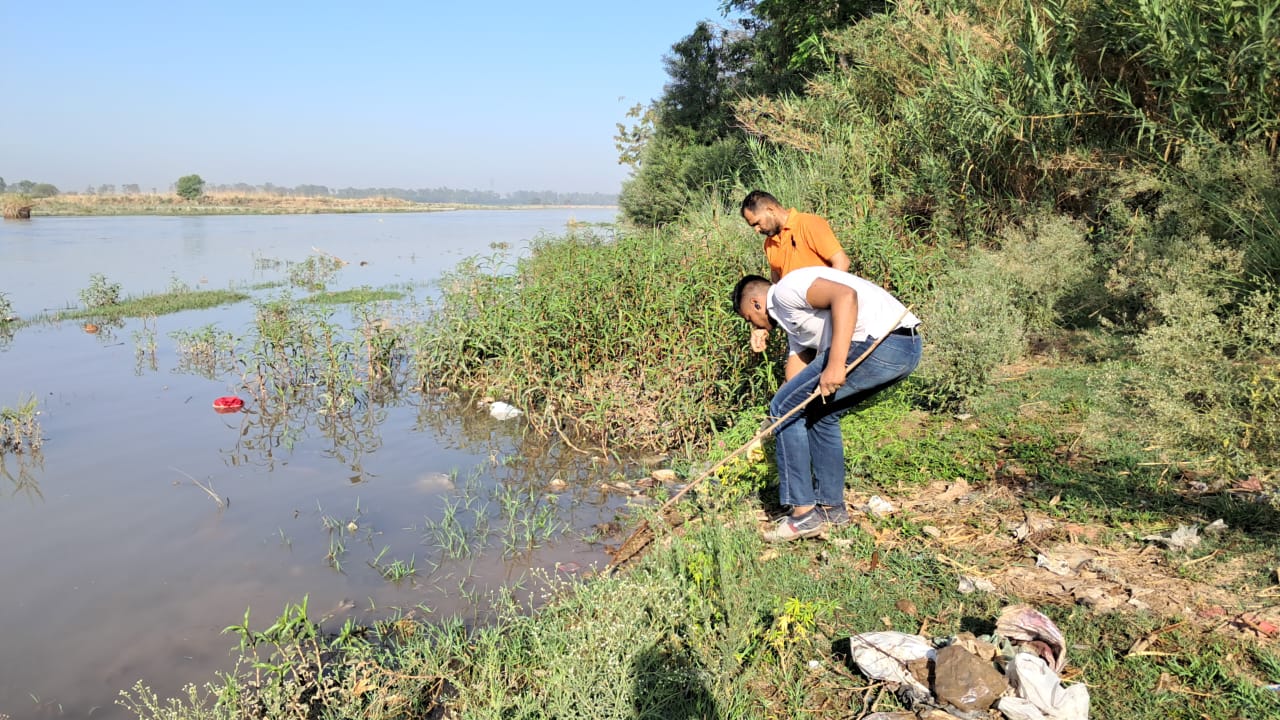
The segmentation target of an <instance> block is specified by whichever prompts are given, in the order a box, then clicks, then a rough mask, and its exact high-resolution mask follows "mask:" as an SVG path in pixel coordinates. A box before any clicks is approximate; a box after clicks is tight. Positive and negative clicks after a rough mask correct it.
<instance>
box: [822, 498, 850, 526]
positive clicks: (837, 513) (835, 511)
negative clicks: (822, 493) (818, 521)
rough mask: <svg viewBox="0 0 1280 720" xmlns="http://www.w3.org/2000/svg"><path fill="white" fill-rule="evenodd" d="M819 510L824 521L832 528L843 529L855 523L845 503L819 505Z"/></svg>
mask: <svg viewBox="0 0 1280 720" xmlns="http://www.w3.org/2000/svg"><path fill="white" fill-rule="evenodd" d="M818 510H820V511H821V512H822V519H823V520H825V521H826V522H827V524H828V525H831V526H832V527H843V526H845V525H848V524H849V523H851V522H853V519H852V518H850V517H849V508H848V507H847V506H845V504H844V503H840V504H839V505H819V506H818Z"/></svg>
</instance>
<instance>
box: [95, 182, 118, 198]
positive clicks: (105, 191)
mask: <svg viewBox="0 0 1280 720" xmlns="http://www.w3.org/2000/svg"><path fill="white" fill-rule="evenodd" d="M98 194H99V195H115V194H116V186H115V185H113V184H111V183H103V184H101V185H99V186H98Z"/></svg>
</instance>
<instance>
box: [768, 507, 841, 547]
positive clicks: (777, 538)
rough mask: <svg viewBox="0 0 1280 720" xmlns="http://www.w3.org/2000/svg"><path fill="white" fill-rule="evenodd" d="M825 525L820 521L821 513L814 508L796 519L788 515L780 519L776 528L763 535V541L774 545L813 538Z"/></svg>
mask: <svg viewBox="0 0 1280 720" xmlns="http://www.w3.org/2000/svg"><path fill="white" fill-rule="evenodd" d="M825 525H826V521H824V520H823V519H822V512H821V511H820V510H819V509H818V508H816V507H815V508H814V509H812V510H810V511H809V512H807V513H805V514H803V515H800V516H798V517H793V516H791V515H788V516H786V517H784V518H782V519H781V520H779V521H778V524H777V526H775V527H774V528H773V529H772V530H769V531H767V532H766V533H765V534H764V541H765V542H771V543H776V542H788V541H791V540H799V539H800V538H807V537H813V536H814V535H817V534H818V533H820V532H822V528H823V527H824V526H825Z"/></svg>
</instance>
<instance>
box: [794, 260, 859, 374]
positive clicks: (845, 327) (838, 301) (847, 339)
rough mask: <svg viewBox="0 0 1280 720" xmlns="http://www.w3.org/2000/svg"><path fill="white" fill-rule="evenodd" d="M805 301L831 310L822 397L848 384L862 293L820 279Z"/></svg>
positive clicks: (811, 287) (810, 287)
mask: <svg viewBox="0 0 1280 720" xmlns="http://www.w3.org/2000/svg"><path fill="white" fill-rule="evenodd" d="M805 300H806V301H808V303H809V304H810V305H812V306H813V307H815V308H818V309H824V310H830V311H831V348H830V350H828V352H827V366H826V367H825V368H824V369H823V371H822V375H821V376H819V378H818V387H819V388H820V389H821V390H822V394H823V395H830V394H831V393H834V392H835V391H836V390H838V389H839V388H840V386H841V385H844V380H845V372H844V363H845V359H846V358H848V357H849V346H850V345H851V344H852V343H853V328H854V326H855V325H857V322H858V293H857V292H856V291H855V290H854V289H853V288H851V287H849V286H848V285H844V284H842V283H838V282H832V281H831V280H825V279H823V278H818V279H817V280H814V281H813V284H812V285H810V286H809V291H808V292H806V293H805Z"/></svg>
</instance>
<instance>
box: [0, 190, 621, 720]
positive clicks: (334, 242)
mask: <svg viewBox="0 0 1280 720" xmlns="http://www.w3.org/2000/svg"><path fill="white" fill-rule="evenodd" d="M612 219H613V211H612V210H603V209H555V210H537V211H455V212H442V213H421V214H385V215H375V214H361V215H296V216H237V217H183V218H169V217H119V218H115V217H94V218H37V219H35V220H32V221H30V222H5V223H3V224H2V225H0V292H3V293H5V294H6V295H7V298H8V300H9V302H10V303H11V304H12V306H13V308H14V311H15V313H16V314H18V315H19V316H21V317H23V318H31V317H33V316H35V315H37V314H39V313H41V312H43V311H47V310H54V309H58V308H64V307H69V306H76V305H77V304H78V293H79V291H80V290H81V289H82V288H85V287H87V286H88V285H89V277H90V275H91V274H94V273H102V274H103V275H105V276H106V278H107V279H108V280H109V281H110V282H116V283H119V284H120V285H121V286H122V289H123V291H124V293H125V294H126V295H128V294H144V293H152V292H160V291H164V290H166V289H167V288H168V287H169V286H170V285H172V284H181V285H186V286H189V287H198V288H224V287H228V286H230V285H233V284H236V285H238V286H245V285H248V284H253V283H261V284H266V283H272V282H277V281H280V280H281V279H282V278H283V277H284V276H285V275H286V272H287V263H289V262H297V261H302V260H304V259H305V258H307V257H308V256H312V255H316V254H318V253H324V254H327V255H332V256H336V257H340V258H342V259H344V260H346V261H347V262H348V263H349V264H348V265H347V266H346V267H345V268H344V269H343V270H341V271H340V272H339V273H338V275H337V277H336V278H335V280H334V282H333V283H331V284H330V286H329V289H343V288H348V287H357V286H364V285H369V286H375V287H381V286H387V285H395V286H397V287H402V288H409V292H410V293H411V294H413V295H414V296H416V297H418V298H422V297H427V296H429V295H430V294H431V293H432V289H431V283H432V282H433V281H434V280H436V279H437V278H438V277H439V276H440V274H441V273H442V272H444V271H446V270H447V269H448V268H450V267H452V266H453V265H455V264H456V263H457V262H458V261H459V260H461V259H463V258H465V257H468V256H474V255H493V254H494V253H497V252H500V251H503V250H502V249H503V248H506V249H505V251H504V252H505V253H506V255H507V257H508V258H510V257H511V256H514V255H518V254H520V253H522V252H524V251H525V248H526V247H527V243H528V241H529V240H530V239H531V238H533V237H535V236H536V235H537V234H539V233H541V232H550V233H553V234H554V233H560V232H563V230H564V228H565V226H566V224H567V223H570V222H610V221H612ZM278 292H281V291H280V290H279V289H260V290H255V291H254V295H255V299H269V298H270V297H271V296H272V294H273V293H278ZM344 313H349V310H346V309H344V308H341V307H340V308H338V309H337V310H335V313H334V318H335V321H339V322H341V321H344V320H345V319H346V318H345V315H344ZM253 315H254V305H253V303H252V302H244V303H239V304H236V305H233V306H228V307H223V308H218V309H214V310H207V311H191V312H183V313H177V314H174V315H166V316H161V317H159V318H155V319H153V320H150V321H146V322H144V321H140V320H129V321H126V322H125V323H124V324H122V325H120V326H118V327H112V326H109V325H105V324H104V325H103V327H102V328H101V329H100V330H99V332H97V333H93V334H89V333H86V332H85V331H84V330H83V329H82V328H81V325H80V323H73V322H64V323H60V324H51V323H36V324H33V325H29V326H27V327H24V328H22V329H21V330H19V331H17V332H16V333H14V334H12V336H8V335H5V336H0V407H17V406H18V405H20V404H21V403H22V402H23V401H25V400H26V399H28V398H30V397H33V396H34V397H35V398H36V399H37V401H38V404H39V410H40V415H39V421H40V424H41V429H42V436H43V438H44V444H43V448H42V449H41V451H40V452H38V453H24V454H16V455H15V454H12V453H10V454H4V455H0V718H3V717H4V716H6V715H7V716H9V717H11V718H13V719H14V720H18V719H19V718H27V717H94V718H119V717H128V713H126V712H125V711H124V710H123V709H122V708H120V707H118V706H117V705H116V704H115V702H116V700H117V698H118V697H119V692H120V691H121V690H123V689H126V688H129V687H130V686H132V685H133V684H134V683H135V682H137V681H139V680H141V681H144V682H145V683H146V684H148V685H150V686H151V687H153V688H154V689H155V690H156V691H157V692H159V693H160V694H161V695H162V696H164V695H175V694H177V693H178V692H179V690H180V689H181V687H182V686H183V685H184V684H186V683H189V682H195V683H204V682H206V681H209V680H212V679H213V678H214V674H215V672H216V671H219V670H227V669H229V668H230V667H231V665H232V657H231V655H230V654H229V652H228V651H229V650H230V648H232V647H233V646H235V645H236V642H237V641H236V638H234V637H231V636H228V635H223V634H221V630H222V628H224V627H226V626H228V625H232V624H235V623H238V622H240V621H241V620H242V618H243V616H244V613H245V610H246V609H250V610H251V625H252V626H253V627H254V628H255V629H263V628H265V627H266V625H268V624H270V623H271V622H272V621H273V620H274V618H275V617H276V616H278V615H279V614H280V612H281V611H282V610H283V609H284V607H285V605H286V604H287V603H296V602H300V601H301V600H302V599H303V597H306V598H307V601H308V605H309V609H310V615H311V617H312V618H313V619H319V618H321V617H328V618H330V620H329V621H328V622H329V623H332V624H340V623H341V622H342V621H343V620H345V619H346V618H348V617H354V618H356V619H358V620H360V621H362V622H372V621H373V620H376V619H380V618H385V617H387V616H389V615H391V614H393V613H397V612H403V613H408V614H411V615H413V616H415V617H419V618H423V619H426V620H430V619H431V618H432V617H443V616H448V615H456V614H460V613H461V614H464V615H465V614H469V613H470V614H473V615H475V614H482V613H483V597H484V595H485V594H486V593H488V592H490V591H492V590H494V589H496V588H499V587H503V586H507V587H510V586H512V585H513V584H514V585H517V586H521V587H527V586H529V585H531V584H533V583H536V579H531V578H536V576H537V574H538V573H539V572H545V573H556V572H559V573H561V574H562V575H563V574H564V573H565V569H566V568H568V569H576V568H579V567H581V568H586V567H589V566H590V565H591V564H592V563H600V562H602V561H603V559H604V556H603V554H602V552H601V549H600V546H599V545H598V544H593V543H592V542H590V541H589V540H590V538H589V536H590V535H591V532H592V530H591V529H592V527H593V525H594V524H595V523H598V522H601V521H602V520H604V519H609V518H611V517H612V514H613V511H614V509H615V507H616V504H617V503H618V500H617V499H616V498H614V497H611V496H607V495H604V494H602V493H601V492H599V491H598V489H597V490H593V489H592V488H598V480H599V477H598V476H599V475H601V474H603V473H606V472H616V471H617V468H612V469H610V468H608V467H597V466H593V465H591V464H589V463H584V462H582V460H581V456H576V458H574V457H568V456H570V455H573V453H569V452H558V451H557V449H556V448H555V447H548V446H547V445H546V444H544V443H542V442H541V441H540V440H538V439H536V438H532V437H529V438H526V437H524V436H523V435H522V432H521V431H522V428H523V426H522V424H521V423H520V421H519V420H515V421H507V422H499V421H496V420H493V419H491V418H489V417H488V415H487V414H485V413H484V412H483V411H481V410H478V409H476V408H474V407H470V406H466V405H461V404H456V403H455V404H451V403H448V402H443V401H439V400H437V399H434V398H433V397H432V396H431V395H429V394H428V395H425V396H424V395H422V394H420V393H415V392H407V393H403V394H400V395H399V396H397V397H395V398H394V399H391V400H388V401H386V402H383V403H379V404H377V405H376V406H370V407H368V408H366V409H364V410H363V411H362V412H360V413H358V414H357V415H356V416H354V417H353V418H352V419H351V420H350V422H347V423H329V424H326V423H325V422H323V420H322V418H321V417H320V416H314V415H312V416H307V417H305V418H304V419H303V421H301V422H296V423H292V424H290V423H285V424H284V426H283V427H282V426H280V425H277V424H273V423H271V422H268V421H267V419H266V418H264V417H262V416H261V415H255V414H254V413H253V412H252V411H247V412H244V413H236V414H229V415H222V414H217V413H215V412H213V410H212V408H211V401H212V399H213V398H215V397H218V396H222V395H234V394H237V392H240V394H243V392H241V391H242V388H240V387H239V384H240V377H239V375H238V374H236V373H234V372H231V373H221V374H212V376H211V377H209V376H204V375H201V374H199V373H192V372H188V371H187V369H186V368H185V367H184V366H183V365H182V363H181V358H180V356H179V353H178V352H177V349H176V347H175V341H174V339H172V338H171V337H170V333H173V332H176V331H184V330H186V331H190V330H192V329H195V328H200V327H203V326H206V325H209V324H215V325H216V326H217V327H218V328H221V329H224V330H226V331H228V332H231V333H235V334H240V333H242V332H244V331H245V329H246V326H247V325H248V324H249V323H250V322H251V320H252V317H253ZM353 322H354V321H352V322H349V323H348V325H347V326H348V327H351V326H352V325H353ZM148 338H153V339H154V341H155V345H156V350H155V353H154V355H152V354H151V353H142V354H139V352H138V351H139V349H140V348H142V347H143V346H145V345H146V344H147V342H148ZM553 477H558V478H561V479H563V480H565V481H567V482H568V483H569V488H570V489H569V490H568V491H564V492H559V493H551V492H548V491H547V487H548V485H547V484H548V482H549V481H550V480H551V479H552V478H553ZM197 481H198V482H199V483H200V484H201V485H204V486H205V487H208V488H209V489H210V490H211V491H212V492H213V494H214V495H217V496H218V497H219V498H225V499H226V500H227V501H229V504H227V505H226V507H221V506H220V505H219V504H218V503H217V502H215V500H214V497H213V496H212V495H211V494H210V493H209V492H206V491H205V490H204V489H202V488H201V487H200V486H199V485H197V484H196V483H197ZM513 497H518V498H520V499H522V501H523V503H524V505H523V507H524V508H526V509H525V510H522V511H520V512H522V513H525V514H522V515H520V516H518V517H511V516H505V517H504V516H503V515H502V512H501V508H502V506H503V501H504V499H505V500H507V501H509V500H510V499H511V498H513ZM464 508H465V512H463V509H464ZM548 508H550V509H552V510H554V513H553V514H554V518H555V519H554V521H551V520H549V519H548V518H549V517H550V516H549V515H547V514H545V513H544V514H542V515H537V518H540V519H535V514H536V513H537V512H540V511H544V510H546V509H548ZM454 511H457V512H458V514H459V515H466V517H467V518H469V519H468V520H465V521H463V522H461V527H463V529H464V530H465V529H467V528H471V529H474V528H475V526H477V524H485V525H487V527H488V528H489V530H487V531H486V534H485V535H484V536H483V537H481V535H480V534H479V533H478V531H477V533H476V535H475V537H474V538H473V540H474V541H475V543H476V548H475V552H472V553H470V554H469V555H467V556H465V557H460V556H457V555H454V554H448V553H446V552H445V551H444V550H442V549H441V544H442V543H441V542H440V537H441V536H440V535H439V534H438V532H436V531H433V530H432V528H433V527H436V528H438V527H439V526H440V524H441V523H442V522H443V521H444V518H445V516H446V515H447V514H448V513H450V512H454ZM504 524H505V526H507V527H508V528H509V529H510V527H511V525H512V524H518V525H520V526H521V528H522V529H528V527H530V526H533V525H539V527H541V528H543V531H544V533H545V534H544V536H543V537H542V538H541V539H540V541H539V542H538V543H537V545H538V546H537V547H535V548H532V549H530V548H528V547H527V546H523V547H512V545H511V543H510V537H508V538H507V540H506V541H505V542H506V544H504V539H503V530H502V528H503V527H504ZM511 534H514V533H512V532H509V533H508V535H511ZM393 560H394V561H398V562H400V563H401V564H402V566H410V565H412V566H413V567H414V570H415V572H414V573H413V574H412V575H409V576H408V577H407V578H405V579H403V580H400V581H398V582H393V581H390V580H387V579H385V578H384V577H383V575H382V574H381V573H380V571H379V569H378V567H376V566H378V565H381V566H383V567H385V566H386V565H387V564H389V563H390V562H392V561H393Z"/></svg>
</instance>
